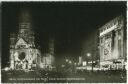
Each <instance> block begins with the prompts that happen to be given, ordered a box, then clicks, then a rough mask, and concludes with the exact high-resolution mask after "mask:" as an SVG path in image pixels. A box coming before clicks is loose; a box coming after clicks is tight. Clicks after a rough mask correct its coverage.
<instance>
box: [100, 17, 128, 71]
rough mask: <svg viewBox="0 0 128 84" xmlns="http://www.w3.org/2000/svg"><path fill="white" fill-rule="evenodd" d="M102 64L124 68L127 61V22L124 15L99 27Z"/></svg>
mask: <svg viewBox="0 0 128 84" xmlns="http://www.w3.org/2000/svg"><path fill="white" fill-rule="evenodd" d="M99 51H100V66H101V67H103V66H106V67H107V66H108V67H109V68H114V69H119V68H124V65H125V62H126V22H125V18H124V17H123V15H121V16H118V17H116V18H114V19H113V20H111V21H109V22H108V23H106V24H105V25H103V26H102V27H101V28H100V29H99Z"/></svg>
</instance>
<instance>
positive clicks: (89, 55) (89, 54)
mask: <svg viewBox="0 0 128 84" xmlns="http://www.w3.org/2000/svg"><path fill="white" fill-rule="evenodd" d="M87 57H91V61H92V72H93V57H92V55H91V53H87Z"/></svg>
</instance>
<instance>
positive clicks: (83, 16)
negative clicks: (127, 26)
mask: <svg viewBox="0 0 128 84" xmlns="http://www.w3.org/2000/svg"><path fill="white" fill-rule="evenodd" d="M24 9H27V10H29V11H31V16H32V22H33V30H34V31H35V33H36V43H38V44H39V45H40V46H41V48H42V52H44V51H45V49H46V48H47V44H48V39H49V37H54V39H55V54H56V58H59V59H61V58H64V57H65V56H67V57H74V58H76V57H78V56H80V55H81V53H82V52H83V51H82V50H85V51H87V52H91V49H92V47H91V45H93V42H94V41H95V40H94V39H95V37H96V32H97V29H98V28H100V27H101V26H102V25H104V24H105V23H106V22H108V21H110V20H111V19H113V18H114V17H116V16H118V15H120V14H123V15H124V16H125V14H126V2H115V1H114V2H110V1H109V2H58V3H56V2H33V3H30V2H26V3H21V2H19V3H17V2H3V3H2V63H4V64H6V63H7V61H8V58H9V33H10V32H16V31H17V30H18V18H19V14H20V12H21V11H23V10H24Z"/></svg>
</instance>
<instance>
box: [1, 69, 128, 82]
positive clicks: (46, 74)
mask: <svg viewBox="0 0 128 84" xmlns="http://www.w3.org/2000/svg"><path fill="white" fill-rule="evenodd" d="M126 79H127V78H126V71H119V70H118V71H97V72H91V71H90V72H89V71H79V72H76V73H73V72H56V71H54V72H53V71H43V70H36V71H30V72H24V71H2V82H3V83H52V82H53V83H55V82H56V83H60V82H61V83H67V82H70V83H78V82H79V83H126Z"/></svg>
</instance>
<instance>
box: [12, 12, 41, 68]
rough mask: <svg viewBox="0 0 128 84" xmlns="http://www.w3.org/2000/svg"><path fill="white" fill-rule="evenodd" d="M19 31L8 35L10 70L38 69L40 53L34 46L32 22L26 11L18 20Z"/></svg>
mask: <svg viewBox="0 0 128 84" xmlns="http://www.w3.org/2000/svg"><path fill="white" fill-rule="evenodd" d="M18 27H19V30H18V32H17V33H11V34H10V69H12V70H14V69H15V70H30V69H33V68H36V67H39V64H40V62H41V59H40V58H41V51H40V50H39V49H38V48H37V46H35V37H34V32H33V30H32V21H31V17H30V14H29V12H28V11H23V12H22V13H21V15H20V18H19V25H18Z"/></svg>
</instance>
